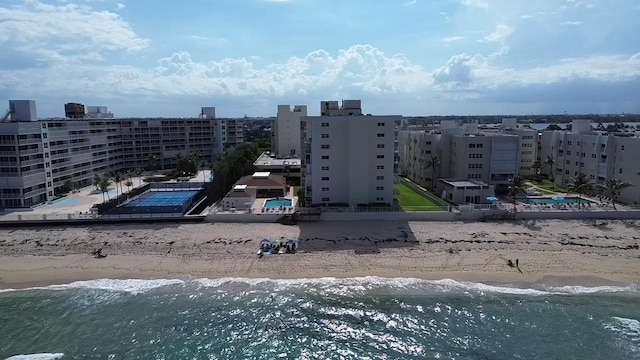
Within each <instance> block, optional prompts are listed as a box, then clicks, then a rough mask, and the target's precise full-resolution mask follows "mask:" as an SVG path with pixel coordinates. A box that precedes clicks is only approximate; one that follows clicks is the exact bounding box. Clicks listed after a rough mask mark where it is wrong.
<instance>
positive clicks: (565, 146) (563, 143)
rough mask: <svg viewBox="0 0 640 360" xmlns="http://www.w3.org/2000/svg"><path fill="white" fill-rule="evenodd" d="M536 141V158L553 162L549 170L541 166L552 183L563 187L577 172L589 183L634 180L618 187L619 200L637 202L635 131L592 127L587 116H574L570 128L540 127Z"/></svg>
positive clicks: (639, 168)
mask: <svg viewBox="0 0 640 360" xmlns="http://www.w3.org/2000/svg"><path fill="white" fill-rule="evenodd" d="M540 141H541V145H542V146H541V149H542V151H541V154H540V158H541V159H542V160H545V159H547V158H549V157H550V158H552V159H553V160H554V163H555V165H554V166H553V169H552V170H551V169H550V168H549V167H548V166H544V167H543V172H544V173H546V174H549V173H550V170H551V171H552V172H553V178H554V181H555V184H556V185H558V186H561V187H567V186H569V185H570V183H571V179H572V178H575V177H576V176H578V174H580V173H583V174H585V175H586V176H587V178H588V179H589V180H590V181H591V183H592V184H603V183H605V182H606V181H607V180H611V179H619V180H622V181H624V182H628V183H631V184H634V186H631V187H628V188H625V189H622V190H621V191H620V196H619V200H620V201H623V202H626V203H629V204H640V187H639V186H640V176H639V175H640V165H638V160H637V159H636V156H637V154H639V153H640V136H639V134H638V132H635V133H634V132H626V133H619V134H609V133H607V132H605V131H593V130H592V129H591V122H590V121H589V120H574V121H573V122H572V124H571V131H544V132H542V136H541V139H540ZM605 195H606V194H605Z"/></svg>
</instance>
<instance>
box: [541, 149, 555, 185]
mask: <svg viewBox="0 0 640 360" xmlns="http://www.w3.org/2000/svg"><path fill="white" fill-rule="evenodd" d="M544 164H545V165H547V166H548V167H549V175H550V176H551V181H552V182H553V181H554V176H553V170H554V169H553V167H554V166H555V165H556V160H555V159H554V158H553V157H552V156H551V155H547V159H546V160H545V161H544Z"/></svg>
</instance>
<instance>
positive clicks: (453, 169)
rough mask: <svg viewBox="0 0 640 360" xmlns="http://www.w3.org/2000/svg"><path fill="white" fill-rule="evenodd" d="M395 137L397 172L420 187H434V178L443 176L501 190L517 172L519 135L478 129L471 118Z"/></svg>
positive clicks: (407, 132) (409, 131) (443, 122)
mask: <svg viewBox="0 0 640 360" xmlns="http://www.w3.org/2000/svg"><path fill="white" fill-rule="evenodd" d="M398 139H399V145H398V155H399V158H400V162H399V173H400V175H402V176H406V177H407V178H408V179H410V180H412V181H414V182H416V183H417V184H419V185H422V186H426V187H432V188H435V187H436V186H437V182H438V179H440V178H447V179H458V180H477V181H482V182H485V183H487V184H490V185H494V186H495V188H496V189H501V188H503V189H504V188H506V187H508V186H509V183H510V181H511V180H512V179H513V178H514V177H515V176H516V175H518V174H519V164H520V149H521V143H520V142H521V136H519V135H516V134H510V133H507V132H503V131H500V132H497V131H496V132H485V131H480V130H479V129H478V123H477V121H475V120H471V121H469V120H465V121H458V120H448V121H442V123H441V124H440V128H439V129H437V130H417V131H414V130H405V131H400V134H399V135H398ZM434 160H435V161H434ZM434 163H435V164H436V165H435V166H434V165H433V164H434Z"/></svg>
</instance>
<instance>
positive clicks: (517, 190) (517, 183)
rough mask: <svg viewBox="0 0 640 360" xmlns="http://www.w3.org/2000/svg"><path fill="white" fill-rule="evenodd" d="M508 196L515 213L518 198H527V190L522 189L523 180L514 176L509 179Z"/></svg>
mask: <svg viewBox="0 0 640 360" xmlns="http://www.w3.org/2000/svg"><path fill="white" fill-rule="evenodd" d="M509 196H510V197H511V198H512V199H513V212H514V213H515V212H516V204H517V203H518V197H523V196H527V190H526V189H525V187H524V179H523V178H522V177H520V176H519V175H516V176H514V177H513V179H511V182H510V184H509Z"/></svg>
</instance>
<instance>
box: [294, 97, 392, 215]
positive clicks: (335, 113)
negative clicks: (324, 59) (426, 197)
mask: <svg viewBox="0 0 640 360" xmlns="http://www.w3.org/2000/svg"><path fill="white" fill-rule="evenodd" d="M320 109H321V114H322V115H321V116H305V117H302V118H301V145H302V152H303V156H302V165H301V166H302V169H301V173H302V180H301V181H302V186H303V189H304V193H305V194H304V195H305V196H304V198H305V204H306V205H307V206H322V205H325V206H327V205H336V206H358V205H367V204H389V205H391V204H393V183H394V179H393V176H394V170H393V166H394V131H395V124H396V122H399V121H400V120H401V116H395V115H394V116H371V115H363V114H362V109H361V108H360V100H344V101H343V102H342V106H339V105H338V102H337V101H323V102H321V104H320Z"/></svg>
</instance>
